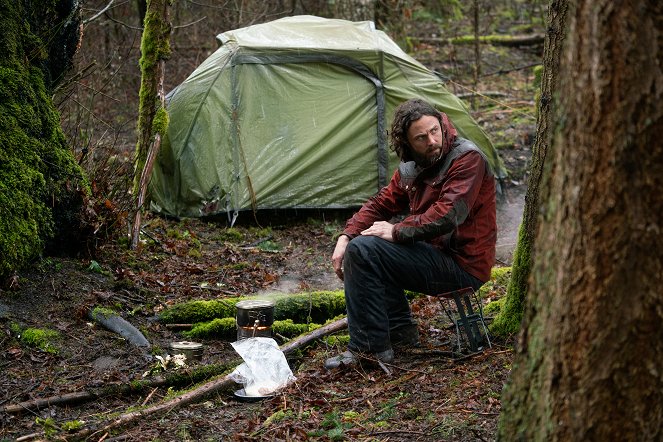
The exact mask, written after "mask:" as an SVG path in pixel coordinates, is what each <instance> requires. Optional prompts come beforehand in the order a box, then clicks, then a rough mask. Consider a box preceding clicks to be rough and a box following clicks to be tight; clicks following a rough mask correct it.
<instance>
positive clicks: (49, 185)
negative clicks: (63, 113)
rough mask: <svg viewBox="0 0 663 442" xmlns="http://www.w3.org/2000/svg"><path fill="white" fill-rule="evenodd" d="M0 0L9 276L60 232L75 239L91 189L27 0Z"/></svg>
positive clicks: (2, 234)
mask: <svg viewBox="0 0 663 442" xmlns="http://www.w3.org/2000/svg"><path fill="white" fill-rule="evenodd" d="M0 5H1V7H0V9H1V10H2V11H3V12H2V14H0V27H1V28H2V29H3V32H2V34H0V50H1V53H2V58H1V59H0V256H2V260H0V278H2V277H5V276H7V275H8V274H10V273H11V272H13V271H15V270H17V269H19V268H21V267H23V266H25V265H26V264H27V263H28V262H30V261H31V260H32V259H33V258H35V257H37V256H38V255H40V254H41V252H42V251H43V249H44V247H45V246H46V245H47V244H48V242H49V240H51V239H52V238H57V239H62V240H63V242H64V243H65V244H66V241H67V239H71V238H75V236H76V234H77V232H76V226H77V220H78V213H79V211H80V208H81V204H82V197H81V193H80V192H81V191H82V192H88V191H89V189H88V187H87V183H86V182H85V180H84V178H83V172H82V170H81V169H80V167H78V165H77V164H76V162H75V160H74V158H73V156H72V155H71V152H70V151H69V150H68V148H67V145H66V141H65V138H64V134H63V133H62V129H61V128H60V119H59V115H58V113H57V112H56V111H55V108H54V106H53V103H52V100H51V97H50V91H48V90H47V88H46V85H45V81H44V72H43V71H42V70H41V69H40V68H39V67H38V66H41V64H42V62H43V58H44V57H45V56H46V54H44V53H43V50H41V48H43V44H42V43H41V41H40V39H39V38H38V37H37V36H36V35H34V34H32V32H31V29H30V26H29V25H28V24H27V22H26V21H25V19H24V18H23V16H24V11H23V7H22V3H21V2H9V1H8V0H0ZM31 63H34V64H31ZM69 231H71V232H69ZM67 232H69V233H67Z"/></svg>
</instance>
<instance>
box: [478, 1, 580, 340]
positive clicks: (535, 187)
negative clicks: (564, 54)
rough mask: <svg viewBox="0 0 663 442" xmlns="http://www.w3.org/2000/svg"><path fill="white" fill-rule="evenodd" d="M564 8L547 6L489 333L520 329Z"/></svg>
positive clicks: (555, 3) (503, 333) (564, 3)
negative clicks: (509, 245) (530, 126)
mask: <svg viewBox="0 0 663 442" xmlns="http://www.w3.org/2000/svg"><path fill="white" fill-rule="evenodd" d="M567 10H568V0H553V1H551V3H550V7H549V8H548V19H547V23H548V36H547V38H546V40H545V43H544V48H543V73H542V75H541V93H540V96H539V99H538V100H537V101H538V103H537V104H538V112H537V125H536V139H535V141H534V146H533V148H532V164H531V166H530V171H529V172H530V173H529V178H528V181H527V193H526V194H525V207H524V210H523V220H522V223H521V224H520V230H519V232H518V244H517V246H516V250H515V252H514V258H513V265H512V269H511V279H510V281H509V285H508V287H507V293H506V301H505V302H504V307H503V308H502V311H500V313H499V314H498V316H497V317H496V318H495V321H494V322H493V323H492V324H491V327H490V328H491V331H492V332H493V333H495V334H497V335H501V336H507V335H511V334H515V333H517V332H518V330H519V329H520V323H521V321H522V318H523V306H524V304H525V297H526V296H527V292H528V289H529V285H528V278H529V275H530V270H531V267H532V256H531V255H532V253H531V252H532V247H533V246H534V239H535V236H536V230H537V214H538V211H539V192H540V187H541V177H542V175H543V166H544V163H545V159H546V155H547V154H548V146H549V145H550V140H551V136H552V130H551V127H552V124H553V121H552V117H553V111H552V103H553V93H554V92H555V91H556V90H557V83H558V71H559V60H560V54H561V51H562V43H563V41H564V36H565V34H566V17H567Z"/></svg>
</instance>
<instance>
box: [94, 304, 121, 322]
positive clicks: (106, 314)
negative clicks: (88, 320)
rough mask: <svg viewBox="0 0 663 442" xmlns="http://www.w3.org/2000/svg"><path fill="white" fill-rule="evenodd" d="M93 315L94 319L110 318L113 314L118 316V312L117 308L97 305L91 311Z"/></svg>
mask: <svg viewBox="0 0 663 442" xmlns="http://www.w3.org/2000/svg"><path fill="white" fill-rule="evenodd" d="M90 314H91V316H92V319H95V320H96V319H97V318H110V317H111V316H117V312H116V311H115V310H112V309H109V308H105V307H95V308H94V309H92V312H91V313H90Z"/></svg>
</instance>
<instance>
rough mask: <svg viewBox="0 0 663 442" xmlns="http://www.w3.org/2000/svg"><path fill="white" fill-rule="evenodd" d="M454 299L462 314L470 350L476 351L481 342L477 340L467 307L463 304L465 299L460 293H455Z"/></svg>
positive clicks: (461, 319)
mask: <svg viewBox="0 0 663 442" xmlns="http://www.w3.org/2000/svg"><path fill="white" fill-rule="evenodd" d="M454 301H455V302H456V307H457V308H458V314H459V315H460V319H459V322H460V323H461V324H462V326H463V329H464V330H465V336H467V341H468V344H469V345H470V350H471V351H472V352H476V351H478V350H479V344H478V342H477V339H476V335H475V333H474V331H473V330H472V324H470V321H469V319H468V317H467V314H466V312H465V307H464V306H463V299H462V297H461V295H460V294H459V293H454ZM470 307H471V306H470Z"/></svg>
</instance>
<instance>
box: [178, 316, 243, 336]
mask: <svg viewBox="0 0 663 442" xmlns="http://www.w3.org/2000/svg"><path fill="white" fill-rule="evenodd" d="M182 336H184V337H185V338H188V339H200V338H221V339H234V338H235V337H237V326H236V325H235V318H216V319H213V320H211V321H208V322H199V323H197V324H194V326H193V327H192V328H191V330H188V331H185V332H182Z"/></svg>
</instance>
